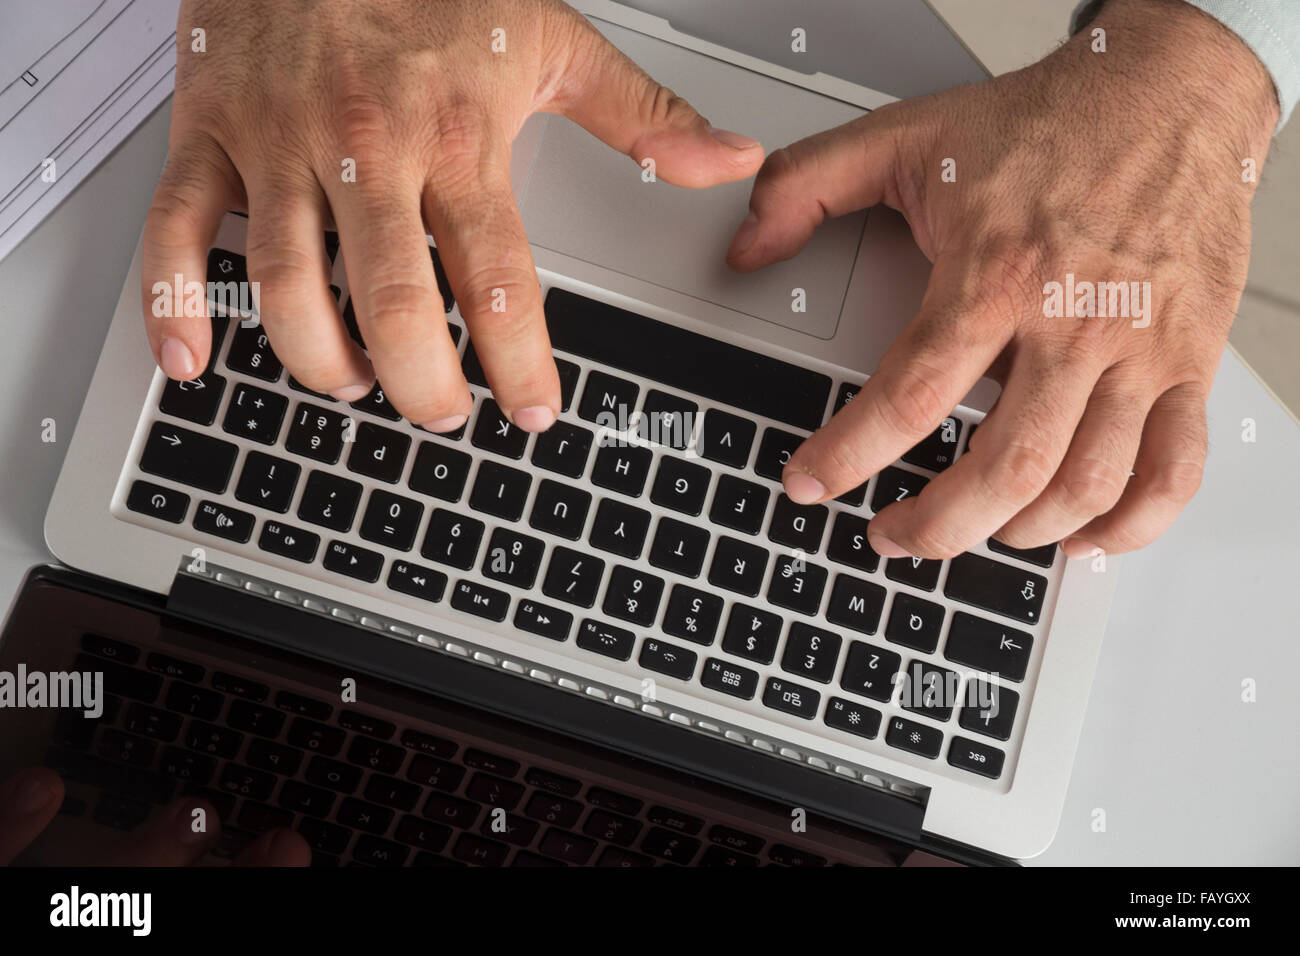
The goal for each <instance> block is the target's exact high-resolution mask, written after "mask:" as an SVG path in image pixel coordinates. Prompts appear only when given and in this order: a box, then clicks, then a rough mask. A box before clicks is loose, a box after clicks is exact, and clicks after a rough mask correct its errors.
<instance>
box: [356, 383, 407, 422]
mask: <svg viewBox="0 0 1300 956" xmlns="http://www.w3.org/2000/svg"><path fill="white" fill-rule="evenodd" d="M352 407H353V408H355V409H356V410H357V411H359V412H366V413H368V414H370V415H378V416H379V417H380V418H386V419H388V420H389V421H390V422H400V421H401V420H402V415H401V413H400V412H399V411H398V410H397V409H395V408H394V407H393V403H392V402H390V401H389V400H388V396H386V395H385V394H384V390H383V388H381V387H380V385H379V383H378V382H376V383H375V386H374V388H372V389H371V390H370V392H369V394H367V395H366V397H365V398H363V399H361V400H360V401H357V402H353V403H352Z"/></svg>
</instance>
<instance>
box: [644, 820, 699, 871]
mask: <svg viewBox="0 0 1300 956" xmlns="http://www.w3.org/2000/svg"><path fill="white" fill-rule="evenodd" d="M699 849H700V841H699V840H696V839H694V838H693V837H688V836H683V835H682V834H680V833H674V832H673V831H672V830H666V829H664V828H663V827H652V828H651V829H650V832H649V833H647V834H646V835H645V839H644V840H642V841H641V850H642V851H643V852H645V853H648V854H650V855H651V856H657V857H659V859H661V860H667V861H669V862H670V863H676V864H678V865H679V866H685V865H686V864H688V863H690V862H691V860H692V859H693V858H694V857H695V854H696V853H698V852H699Z"/></svg>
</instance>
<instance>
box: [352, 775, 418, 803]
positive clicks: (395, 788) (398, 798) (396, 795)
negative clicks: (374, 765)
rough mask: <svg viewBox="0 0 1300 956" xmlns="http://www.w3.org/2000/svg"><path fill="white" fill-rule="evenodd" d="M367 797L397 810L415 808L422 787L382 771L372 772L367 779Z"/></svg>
mask: <svg viewBox="0 0 1300 956" xmlns="http://www.w3.org/2000/svg"><path fill="white" fill-rule="evenodd" d="M365 796H366V799H367V800H370V801H372V802H373V803H377V804H379V805H380V806H382V807H392V808H393V809H395V810H414V809H415V804H416V803H417V802H418V801H419V799H420V788H419V787H417V786H416V785H415V784H413V783H407V782H405V781H404V780H398V779H397V778H395V777H389V776H387V775H386V774H382V773H372V774H371V775H370V778H369V779H368V780H367V781H366V793H365Z"/></svg>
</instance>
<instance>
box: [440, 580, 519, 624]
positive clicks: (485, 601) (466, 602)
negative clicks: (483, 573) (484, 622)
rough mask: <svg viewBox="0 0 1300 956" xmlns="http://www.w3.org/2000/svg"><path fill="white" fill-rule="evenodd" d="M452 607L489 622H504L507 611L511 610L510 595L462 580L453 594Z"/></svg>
mask: <svg viewBox="0 0 1300 956" xmlns="http://www.w3.org/2000/svg"><path fill="white" fill-rule="evenodd" d="M451 606H452V607H454V608H455V609H456V610H458V611H464V612H466V613H467V614H473V615H474V616H475V617H483V618H487V619H488V620H489V621H504V620H505V619H506V611H508V610H509V609H510V595H509V594H507V593H506V592H505V591H498V590H497V589H496V588H489V587H485V586H484V585H482V584H477V583H475V582H473V581H464V580H462V581H457V582H456V587H455V588H454V589H453V590H452V592H451Z"/></svg>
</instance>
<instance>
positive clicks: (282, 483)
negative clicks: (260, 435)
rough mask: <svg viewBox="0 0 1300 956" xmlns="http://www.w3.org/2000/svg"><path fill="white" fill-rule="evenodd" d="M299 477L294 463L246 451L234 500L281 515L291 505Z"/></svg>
mask: <svg viewBox="0 0 1300 956" xmlns="http://www.w3.org/2000/svg"><path fill="white" fill-rule="evenodd" d="M300 474H302V468H301V466H299V465H298V464H296V463H295V462H292V461H285V460H284V459H283V458H273V457H272V456H270V455H266V454H263V453H262V452H260V451H250V452H249V453H248V455H247V456H245V458H244V468H243V470H242V471H241V472H240V473H239V483H238V484H237V485H236V486H235V497H236V498H238V499H239V500H240V501H242V502H244V503H245V504H249V505H254V506H256V507H258V508H265V509H266V510H267V511H275V512H278V513H279V514H284V513H285V512H287V511H288V510H289V504H290V502H292V501H293V490H294V488H296V487H297V485H298V476H299V475H300Z"/></svg>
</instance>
